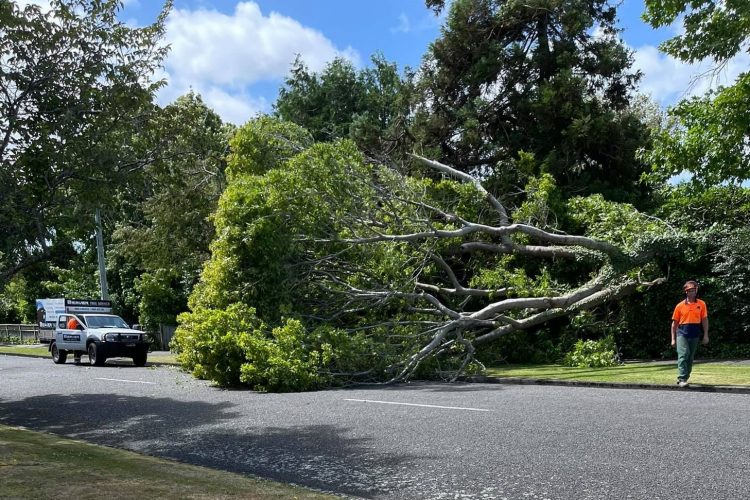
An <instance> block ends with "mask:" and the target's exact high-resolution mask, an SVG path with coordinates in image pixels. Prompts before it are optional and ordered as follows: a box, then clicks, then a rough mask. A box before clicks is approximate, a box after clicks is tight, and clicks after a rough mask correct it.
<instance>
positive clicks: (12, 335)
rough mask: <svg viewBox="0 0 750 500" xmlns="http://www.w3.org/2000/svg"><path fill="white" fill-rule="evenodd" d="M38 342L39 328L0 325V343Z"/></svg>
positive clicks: (35, 326)
mask: <svg viewBox="0 0 750 500" xmlns="http://www.w3.org/2000/svg"><path fill="white" fill-rule="evenodd" d="M27 340H34V341H37V342H38V341H39V326H37V325H8V324H0V342H18V343H23V342H26V341H27Z"/></svg>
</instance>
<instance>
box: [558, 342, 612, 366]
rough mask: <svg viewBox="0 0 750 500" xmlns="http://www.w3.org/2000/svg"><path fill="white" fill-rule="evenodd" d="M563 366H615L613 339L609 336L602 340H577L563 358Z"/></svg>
mask: <svg viewBox="0 0 750 500" xmlns="http://www.w3.org/2000/svg"><path fill="white" fill-rule="evenodd" d="M563 364H564V365H565V366H575V367H578V368H600V367H605V366H616V365H617V364H618V363H617V357H616V355H615V346H614V341H613V340H612V338H611V337H606V338H604V339H602V340H579V341H578V342H576V343H575V346H574V347H573V349H572V350H571V351H570V352H568V353H567V354H566V355H565V358H564V359H563Z"/></svg>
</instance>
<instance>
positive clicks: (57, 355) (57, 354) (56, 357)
mask: <svg viewBox="0 0 750 500" xmlns="http://www.w3.org/2000/svg"><path fill="white" fill-rule="evenodd" d="M49 350H50V352H52V361H53V362H54V363H55V364H56V365H61V364H63V363H65V360H66V359H68V351H66V350H64V349H58V348H57V342H52V345H51V346H50V348H49Z"/></svg>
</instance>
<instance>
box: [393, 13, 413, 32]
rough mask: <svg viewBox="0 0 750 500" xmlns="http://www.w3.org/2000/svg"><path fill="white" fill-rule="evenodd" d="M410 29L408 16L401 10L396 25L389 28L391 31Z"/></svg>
mask: <svg viewBox="0 0 750 500" xmlns="http://www.w3.org/2000/svg"><path fill="white" fill-rule="evenodd" d="M409 31H411V25H410V24H409V16H407V15H406V14H404V13H403V12H402V13H401V14H400V15H399V16H398V25H396V26H394V27H393V28H391V33H408V32H409Z"/></svg>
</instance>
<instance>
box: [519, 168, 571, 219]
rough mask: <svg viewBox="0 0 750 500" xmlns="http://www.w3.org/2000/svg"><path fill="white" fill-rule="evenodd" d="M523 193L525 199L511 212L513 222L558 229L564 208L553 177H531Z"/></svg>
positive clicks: (547, 175)
mask: <svg viewBox="0 0 750 500" xmlns="http://www.w3.org/2000/svg"><path fill="white" fill-rule="evenodd" d="M524 191H525V192H526V199H525V200H524V201H523V203H522V204H521V205H520V206H519V207H518V208H517V209H516V210H515V211H514V212H513V221H514V222H516V223H520V224H529V225H532V226H536V227H539V228H542V229H546V228H556V227H559V226H560V222H561V221H560V220H559V219H560V217H561V216H562V215H563V214H564V213H565V206H564V201H563V199H562V196H561V194H560V192H559V191H558V189H557V184H556V182H555V179H554V177H552V175H550V174H542V175H541V176H539V177H533V176H532V177H530V178H529V181H528V182H527V183H526V187H525V189H524Z"/></svg>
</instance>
